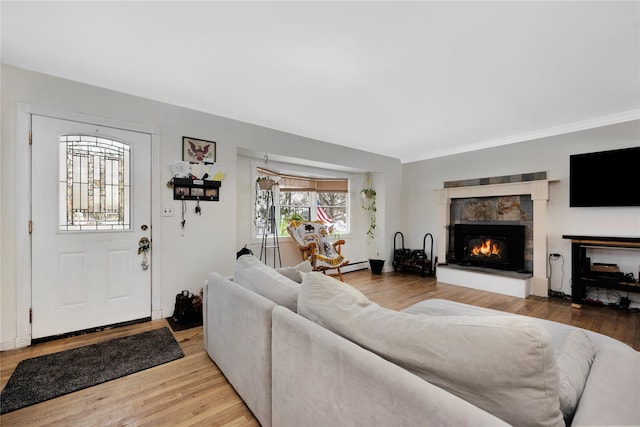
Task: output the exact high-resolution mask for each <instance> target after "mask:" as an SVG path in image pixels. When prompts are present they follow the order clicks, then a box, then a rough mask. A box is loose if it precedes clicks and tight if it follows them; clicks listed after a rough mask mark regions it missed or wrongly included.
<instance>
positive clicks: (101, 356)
mask: <svg viewBox="0 0 640 427" xmlns="http://www.w3.org/2000/svg"><path fill="white" fill-rule="evenodd" d="M181 357H184V353H183V352H182V349H181V348H180V344H178V343H177V342H176V340H175V338H173V335H172V334H171V331H170V330H169V328H161V329H154V330H152V331H147V332H142V333H139V334H136V335H131V336H128V337H123V338H116V339H113V340H109V341H105V342H101V343H98V344H93V345H88V346H84V347H79V348H74V349H71V350H65V351H61V352H58V353H53V354H47V355H44V356H39V357H34V358H32V359H26V360H23V361H21V362H20V363H18V366H17V367H16V370H15V371H14V372H13V374H12V375H11V378H9V382H7V385H6V386H5V388H4V390H2V393H0V414H6V413H7V412H11V411H15V410H17V409H20V408H24V407H26V406H30V405H34V404H36V403H40V402H44V401H46V400H49V399H53V398H55V397H59V396H62V395H65V394H69V393H72V392H74V391H78V390H82V389H84V388H87V387H91V386H94V385H98V384H102V383H104V382H107V381H110V380H114V379H116V378H120V377H123V376H125V375H129V374H133V373H134V372H138V371H142V370H144V369H148V368H152V367H154V366H158V365H161V364H163V363H167V362H170V361H172V360H176V359H179V358H181Z"/></svg>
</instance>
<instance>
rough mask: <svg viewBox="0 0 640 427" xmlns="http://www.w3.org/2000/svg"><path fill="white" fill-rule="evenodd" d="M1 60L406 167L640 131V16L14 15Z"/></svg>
mask: <svg viewBox="0 0 640 427" xmlns="http://www.w3.org/2000/svg"><path fill="white" fill-rule="evenodd" d="M0 13H1V17H2V45H1V49H2V50H1V55H2V62H3V63H6V64H9V65H13V66H17V67H21V68H25V69H29V70H34V71H38V72H43V73H47V74H51V75H54V76H59V77H63V78H67V79H71V80H75V81H79V82H83V83H88V84H92V85H96V86H100V87H104V88H109V89H113V90H117V91H121V92H126V93H130V94H134V95H138V96H142V97H145V98H149V99H153V100H157V101H162V102H167V103H171V104H175V105H179V106H184V107H188V108H192V109H195V110H200V111H204V112H208V113H212V114H216V115H220V116H224V117H229V118H233V119H237V120H241V121H245V122H250V123H254V124H258V125H262V126H266V127H270V128H274V129H278V130H281V131H285V132H290V133H294V134H298V135H302V136H306V137H310V138H316V139H319V140H323V141H328V142H332V143H335V144H340V145H345V146H349V147H353V148H357V149H362V150H367V151H371V152H374V153H378V154H383V155H386V156H390V157H394V158H398V159H400V160H401V161H402V162H403V163H405V162H412V161H416V160H421V159H426V158H434V157H439V156H443V155H447V154H454V153H459V152H464V151H470V150H474V149H480V148H485V147H490V146H495V145H502V144H508V143H513V142H518V141H523V140H527V139H534V138H539V137H543V136H549V135H554V134H560V133H565V132H570V131H574V130H580V129H587V128H590V127H595V126H601V125H606V124H611V123H618V122H623V121H627V120H632V119H637V118H639V117H640V84H639V80H640V68H639V67H640V2H639V1H622V2H614V1H603V2H593V1H568V2H566V1H565V2H562V1H541V2H506V1H502V2H500V1H498V2H484V1H472V2H456V1H449V2H430V1H423V2H419V1H414V2H399V1H389V2H383V1H376V2H369V1H356V2H328V1H327V2H310V1H297V2H295V1H290V2H270V1H259V2H245V1H240V2H238V1H236V2H220V1H196V2H185V1H164V2H152V1H142V2H113V1H107V2H95V1H91V2H61V1H46V2H29V1H27V2H25V1H20V2H12V1H2V3H1V10H0Z"/></svg>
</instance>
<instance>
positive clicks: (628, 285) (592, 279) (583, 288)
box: [562, 235, 640, 308]
mask: <svg viewBox="0 0 640 427" xmlns="http://www.w3.org/2000/svg"><path fill="white" fill-rule="evenodd" d="M562 238H563V239H570V240H571V306H572V307H574V308H580V307H582V303H583V302H584V301H585V299H586V297H587V288H589V287H599V288H604V289H616V290H619V291H629V292H640V282H639V281H629V280H628V279H627V278H625V277H623V276H620V275H616V274H603V273H598V272H594V271H592V270H591V265H590V260H589V258H588V257H587V249H588V248H590V247H591V248H593V247H600V248H607V247H609V248H622V249H630V250H640V237H622V236H619V237H615V236H573V235H563V236H562ZM638 273H640V272H638Z"/></svg>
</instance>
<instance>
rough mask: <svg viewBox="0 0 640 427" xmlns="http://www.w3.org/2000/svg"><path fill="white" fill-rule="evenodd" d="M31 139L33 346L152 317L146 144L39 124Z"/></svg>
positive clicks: (46, 121) (118, 133) (73, 125)
mask: <svg viewBox="0 0 640 427" xmlns="http://www.w3.org/2000/svg"><path fill="white" fill-rule="evenodd" d="M32 134H33V143H32V169H31V170H32V180H31V185H32V191H31V194H32V201H31V210H32V221H33V232H32V293H31V299H32V310H33V312H32V319H33V320H32V331H31V333H32V338H34V339H35V338H42V337H48V336H53V335H58V334H63V333H67V332H74V331H80V330H84V329H89V328H94V327H98V326H104V325H110V324H114V323H120V322H127V321H131V320H137V319H142V318H147V317H150V316H151V268H150V265H149V262H150V260H151V257H150V255H149V253H147V254H146V256H145V254H144V252H143V253H139V250H138V249H139V241H140V239H142V238H148V239H149V240H150V239H151V222H150V221H151V204H150V202H151V135H150V134H147V133H141V132H133V131H128V130H122V129H116V128H110V127H103V126H96V125H92V124H86V123H79V122H75V121H70V120H63V119H57V118H51V117H44V116H38V115H33V116H32ZM143 261H146V265H143V264H145V263H144V262H143Z"/></svg>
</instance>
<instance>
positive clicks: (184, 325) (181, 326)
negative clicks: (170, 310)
mask: <svg viewBox="0 0 640 427" xmlns="http://www.w3.org/2000/svg"><path fill="white" fill-rule="evenodd" d="M167 322H169V326H171V329H173V332H178V331H184V330H185V329H191V328H195V327H196V326H202V315H200V316H199V317H198V318H196V319H194V320H193V321H191V322H184V323H178V322H176V321H175V320H173V317H167Z"/></svg>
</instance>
